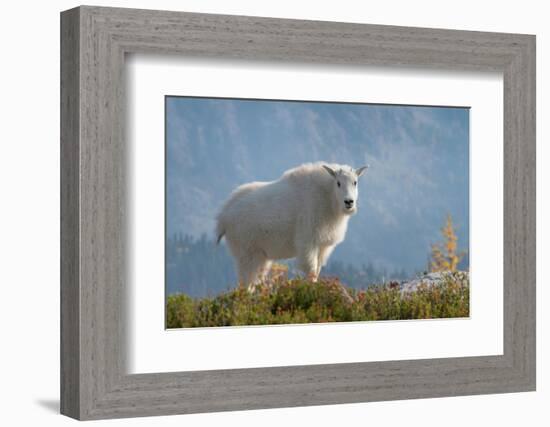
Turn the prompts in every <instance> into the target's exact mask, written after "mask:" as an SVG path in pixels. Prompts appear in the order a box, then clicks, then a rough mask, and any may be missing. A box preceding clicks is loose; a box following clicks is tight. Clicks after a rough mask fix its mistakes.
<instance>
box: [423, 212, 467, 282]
mask: <svg viewBox="0 0 550 427" xmlns="http://www.w3.org/2000/svg"><path fill="white" fill-rule="evenodd" d="M441 235H442V236H443V243H435V244H433V245H432V254H431V260H430V270H431V271H433V272H436V271H456V269H457V267H458V264H459V263H460V260H461V259H462V258H463V257H464V255H465V253H464V252H460V253H458V252H457V242H458V237H457V236H456V234H455V230H454V227H453V220H452V218H451V215H447V222H446V223H445V226H444V227H443V228H442V229H441Z"/></svg>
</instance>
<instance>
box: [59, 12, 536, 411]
mask: <svg viewBox="0 0 550 427" xmlns="http://www.w3.org/2000/svg"><path fill="white" fill-rule="evenodd" d="M61 21H62V25H61V38H62V56H61V58H62V64H61V65H62V66H61V70H62V72H61V79H62V93H61V120H62V132H61V133H62V138H61V160H62V176H61V188H62V195H61V197H62V209H61V210H62V218H61V222H62V224H61V226H62V266H61V275H62V283H61V289H62V293H61V297H62V303H61V311H62V313H61V314H62V328H61V335H62V344H61V352H62V359H61V364H62V370H61V372H62V376H61V403H62V406H61V407H62V413H64V414H66V415H69V416H71V417H74V418H78V419H100V418H116V417H130V416H149V415H164V414H181V413H193V412H212V411H227V410H242V409H258V408H274V407H282V406H287V407H289V406H303V405H321V404H335V403H347V402H364V401H378V400H390V399H410V398H422V397H437V396H456V395H465V394H481V393H502V392H515V391H528V390H534V388H535V38H534V36H529V35H518V34H502V33H483V32H470V31H451V30H440V29H424V28H407V27H392V26H379V25H364V24H347V23H335V22H316V21H301V20H283V19H270V18H256V17H242V16H224V15H208V14H195V13H182V12H163V11H147V10H133V9H114V8H97V7H86V6H84V7H80V8H77V9H73V10H70V11H67V12H63V13H62V19H61ZM127 53H150V54H166V53H169V54H177V55H184V56H186V57H206V58H208V57H211V58H222V59H238V60H262V61H279V62H280V61H288V62H291V63H292V64H294V65H296V66H299V65H300V64H305V63H319V64H328V65H333V66H344V67H346V68H349V67H361V66H363V65H389V66H392V67H418V68H437V69H448V70H485V71H500V72H502V73H503V75H504V124H505V125H504V166H505V177H504V212H505V216H504V246H505V247H504V260H505V263H504V264H505V266H504V274H505V275H504V277H505V279H504V354H503V355H501V356H486V357H468V358H448V359H429V360H413V361H399V362H369V363H353V364H349V363H348V364H332V365H313V366H291V367H273V368H255V369H234V370H219V371H204V372H196V371H194V372H176V373H158V374H139V375H128V374H127V373H126V372H127V371H126V368H125V360H126V354H125V351H126V345H125V343H126V339H127V337H126V325H125V322H124V319H125V308H126V306H125V296H126V291H127V280H128V277H129V276H128V274H127V273H128V271H127V265H126V258H127V257H126V251H127V245H128V237H129V235H128V233H127V229H126V227H127V224H126V221H125V218H126V216H125V212H126V204H127V197H128V194H127V185H126V176H127V175H126V174H127V169H128V166H129V165H126V164H125V159H126V150H127V146H126V140H125V137H124V132H125V129H124V124H125V123H124V122H125V111H124V107H125V105H124V103H125V81H124V55H125V54H127ZM473 185H475V183H473ZM158 285H159V286H162V284H161V283H159V284H158Z"/></svg>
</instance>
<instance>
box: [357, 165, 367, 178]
mask: <svg viewBox="0 0 550 427" xmlns="http://www.w3.org/2000/svg"><path fill="white" fill-rule="evenodd" d="M368 168H369V165H365V166H361V167H360V168H359V169H355V175H357V176H358V177H359V176H361V175H363V174H364V173H365V171H366V170H367V169H368Z"/></svg>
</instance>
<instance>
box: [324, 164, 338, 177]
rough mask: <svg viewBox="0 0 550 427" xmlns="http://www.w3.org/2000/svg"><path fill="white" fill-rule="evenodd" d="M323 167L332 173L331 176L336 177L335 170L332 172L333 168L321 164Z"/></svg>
mask: <svg viewBox="0 0 550 427" xmlns="http://www.w3.org/2000/svg"><path fill="white" fill-rule="evenodd" d="M323 167H324V168H325V170H326V171H327V172H328V173H329V174H331V175H332V177H333V178H336V172H334V169H332V168H329V167H328V166H327V165H323Z"/></svg>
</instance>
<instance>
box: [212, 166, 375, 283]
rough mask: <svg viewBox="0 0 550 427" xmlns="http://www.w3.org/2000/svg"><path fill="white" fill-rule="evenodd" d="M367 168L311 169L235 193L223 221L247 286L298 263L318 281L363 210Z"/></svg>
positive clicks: (221, 228) (222, 231)
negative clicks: (361, 186)
mask: <svg viewBox="0 0 550 427" xmlns="http://www.w3.org/2000/svg"><path fill="white" fill-rule="evenodd" d="M365 169H366V167H363V168H360V169H358V170H353V169H352V168H351V167H349V166H345V165H327V164H323V163H314V164H311V163H308V164H304V165H301V166H298V167H297V168H294V169H290V170H288V171H286V172H285V173H284V174H283V175H282V176H281V178H279V179H278V180H277V181H272V182H252V183H249V184H244V185H241V186H240V187H238V188H237V189H235V191H233V193H232V194H231V195H230V197H229V199H228V200H227V201H226V202H225V204H224V205H223V207H222V209H221V211H220V213H219V215H218V217H217V229H216V232H217V238H218V242H219V241H220V240H221V239H222V237H224V236H225V238H226V241H227V244H228V246H229V249H230V251H231V254H232V255H233V257H234V258H235V262H236V265H237V269H238V274H239V281H240V283H241V284H243V285H246V284H253V283H255V282H257V281H258V280H261V279H262V278H263V277H264V276H265V274H266V273H267V272H268V271H269V268H270V265H271V262H272V261H273V260H277V259H288V258H294V257H296V258H297V264H298V268H299V269H300V270H302V271H303V272H304V273H305V274H306V275H308V276H309V277H310V278H312V279H313V280H316V279H317V277H318V275H319V273H320V271H321V267H322V266H324V265H325V263H326V262H327V259H328V257H329V255H330V254H331V252H332V251H333V250H334V247H335V246H336V245H337V244H338V243H340V242H342V241H343V240H344V237H345V234H346V229H347V226H348V220H349V217H350V215H351V214H353V213H355V211H356V207H357V203H356V200H357V178H358V177H359V176H360V175H361V174H362V173H363V171H364V170H365Z"/></svg>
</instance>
